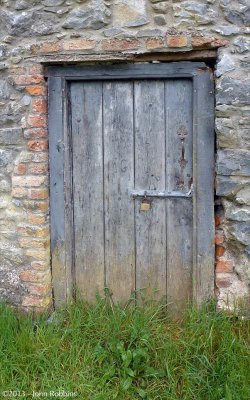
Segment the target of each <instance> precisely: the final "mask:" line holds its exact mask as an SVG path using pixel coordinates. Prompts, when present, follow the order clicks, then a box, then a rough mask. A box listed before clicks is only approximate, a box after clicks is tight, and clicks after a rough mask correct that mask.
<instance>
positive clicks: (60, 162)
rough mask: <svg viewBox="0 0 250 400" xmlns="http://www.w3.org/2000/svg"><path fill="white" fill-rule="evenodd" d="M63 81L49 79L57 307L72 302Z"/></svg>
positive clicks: (50, 151)
mask: <svg viewBox="0 0 250 400" xmlns="http://www.w3.org/2000/svg"><path fill="white" fill-rule="evenodd" d="M63 88H64V87H63V80H62V78H49V158H50V225H51V261H52V274H53V280H52V283H53V290H54V296H55V306H56V307H59V306H60V305H62V304H63V303H66V301H67V300H68V292H67V270H66V251H65V236H66V232H65V213H64V209H65V207H64V164H65V162H64V151H63V146H64V130H63V96H62V93H63Z"/></svg>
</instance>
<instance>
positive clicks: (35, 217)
mask: <svg viewBox="0 0 250 400" xmlns="http://www.w3.org/2000/svg"><path fill="white" fill-rule="evenodd" d="M45 222H46V217H45V216H44V215H39V214H33V213H30V214H28V223H29V224H31V225H41V224H45Z"/></svg>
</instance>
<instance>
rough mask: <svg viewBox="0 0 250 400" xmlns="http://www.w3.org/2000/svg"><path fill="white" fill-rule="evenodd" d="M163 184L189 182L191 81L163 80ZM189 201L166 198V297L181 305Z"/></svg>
mask: <svg viewBox="0 0 250 400" xmlns="http://www.w3.org/2000/svg"><path fill="white" fill-rule="evenodd" d="M165 108H166V133H167V137H166V155H167V157H166V177H167V182H166V187H167V190H168V191H171V190H178V191H182V192H183V193H187V192H188V191H190V189H191V185H192V169H193V168H192V163H193V162H192V143H193V140H192V137H193V131H192V82H191V80H187V79H185V80H183V79H181V80H168V81H166V83H165ZM192 224H193V221H192V201H190V200H189V201H187V200H185V201H184V200H183V199H177V198H176V199H173V200H172V199H171V200H170V199H169V200H167V257H168V258H167V300H168V303H170V304H171V307H173V308H175V307H177V308H178V307H179V306H183V304H184V303H185V302H186V301H187V299H188V298H191V297H192Z"/></svg>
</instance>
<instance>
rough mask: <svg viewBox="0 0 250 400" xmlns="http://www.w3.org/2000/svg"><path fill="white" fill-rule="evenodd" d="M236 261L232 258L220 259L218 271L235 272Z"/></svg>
mask: <svg viewBox="0 0 250 400" xmlns="http://www.w3.org/2000/svg"><path fill="white" fill-rule="evenodd" d="M233 267H234V263H233V261H232V260H219V261H217V263H216V272H224V273H231V272H233Z"/></svg>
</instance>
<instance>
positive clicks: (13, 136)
mask: <svg viewBox="0 0 250 400" xmlns="http://www.w3.org/2000/svg"><path fill="white" fill-rule="evenodd" d="M23 142H24V140H23V133H22V129H20V128H6V129H0V145H3V146H6V145H19V144H21V143H23Z"/></svg>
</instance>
